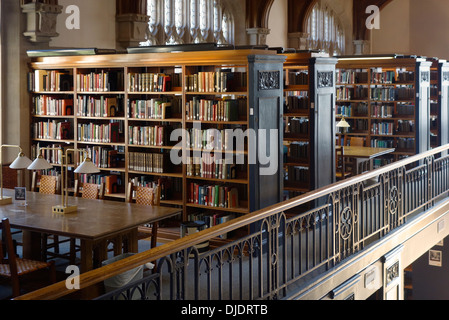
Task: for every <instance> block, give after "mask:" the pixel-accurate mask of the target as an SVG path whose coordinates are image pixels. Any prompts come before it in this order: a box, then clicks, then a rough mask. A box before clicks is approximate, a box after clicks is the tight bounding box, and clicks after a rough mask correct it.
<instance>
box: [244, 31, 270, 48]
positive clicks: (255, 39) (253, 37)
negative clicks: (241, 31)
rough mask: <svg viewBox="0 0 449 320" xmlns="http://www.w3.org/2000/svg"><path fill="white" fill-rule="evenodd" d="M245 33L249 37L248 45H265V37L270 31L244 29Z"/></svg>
mask: <svg viewBox="0 0 449 320" xmlns="http://www.w3.org/2000/svg"><path fill="white" fill-rule="evenodd" d="M246 33H247V34H248V36H249V44H250V45H253V46H256V45H265V44H267V35H269V34H270V29H267V28H250V29H246Z"/></svg>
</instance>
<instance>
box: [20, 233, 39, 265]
mask: <svg viewBox="0 0 449 320" xmlns="http://www.w3.org/2000/svg"><path fill="white" fill-rule="evenodd" d="M22 232H23V233H22V237H23V238H22V242H23V258H25V259H30V260H38V261H39V260H42V243H41V234H40V233H39V232H32V231H27V230H23V231H22Z"/></svg>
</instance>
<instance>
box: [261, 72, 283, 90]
mask: <svg viewBox="0 0 449 320" xmlns="http://www.w3.org/2000/svg"><path fill="white" fill-rule="evenodd" d="M280 81H281V74H280V72H279V71H259V81H258V83H259V85H258V87H259V90H278V89H280V88H281V84H280Z"/></svg>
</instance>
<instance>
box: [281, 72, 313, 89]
mask: <svg viewBox="0 0 449 320" xmlns="http://www.w3.org/2000/svg"><path fill="white" fill-rule="evenodd" d="M285 84H286V85H290V86H291V85H305V86H306V85H308V84H309V73H308V71H289V72H288V73H287V79H285Z"/></svg>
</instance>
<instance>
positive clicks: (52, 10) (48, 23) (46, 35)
mask: <svg viewBox="0 0 449 320" xmlns="http://www.w3.org/2000/svg"><path fill="white" fill-rule="evenodd" d="M21 7H22V12H23V13H25V14H26V16H27V19H26V21H27V29H26V31H25V32H24V33H23V35H24V36H26V37H29V40H30V41H31V42H47V43H48V42H50V41H51V38H54V37H57V36H59V34H58V33H57V32H56V19H57V17H58V14H61V13H62V6H60V5H55V4H44V3H27V4H23V5H22V6H21Z"/></svg>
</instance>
